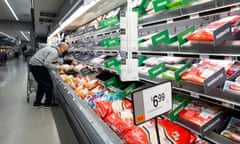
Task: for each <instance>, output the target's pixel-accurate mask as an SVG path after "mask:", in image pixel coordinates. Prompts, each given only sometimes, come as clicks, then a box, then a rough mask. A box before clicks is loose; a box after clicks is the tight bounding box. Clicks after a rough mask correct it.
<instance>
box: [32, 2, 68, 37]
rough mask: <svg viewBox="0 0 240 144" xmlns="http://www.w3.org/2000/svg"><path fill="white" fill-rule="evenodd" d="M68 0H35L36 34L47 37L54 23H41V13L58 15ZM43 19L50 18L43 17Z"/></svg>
mask: <svg viewBox="0 0 240 144" xmlns="http://www.w3.org/2000/svg"><path fill="white" fill-rule="evenodd" d="M65 1H66V0H35V3H34V8H35V11H34V16H35V22H34V23H35V31H36V34H37V35H39V36H43V37H44V36H47V33H48V26H49V25H51V24H52V23H48V22H42V23H41V22H40V21H39V18H40V12H50V13H56V14H57V13H58V12H59V10H60V8H61V7H62V5H63V3H64V2H65ZM41 18H48V17H42V16H41Z"/></svg>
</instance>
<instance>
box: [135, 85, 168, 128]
mask: <svg viewBox="0 0 240 144" xmlns="http://www.w3.org/2000/svg"><path fill="white" fill-rule="evenodd" d="M133 107H134V121H135V124H141V123H143V122H145V121H147V120H150V119H153V118H155V117H157V116H159V115H161V114H163V113H165V112H167V111H169V110H171V109H172V86H171V82H164V83H162V84H159V85H156V86H153V87H150V88H147V89H143V90H141V91H137V92H134V93H133Z"/></svg>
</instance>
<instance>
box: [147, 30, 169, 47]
mask: <svg viewBox="0 0 240 144" xmlns="http://www.w3.org/2000/svg"><path fill="white" fill-rule="evenodd" d="M151 38H152V44H153V46H157V45H159V44H161V43H167V42H168V39H169V34H168V30H167V29H165V30H163V31H161V32H159V33H157V34H155V35H153V36H152V37H151Z"/></svg>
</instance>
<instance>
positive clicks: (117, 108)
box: [111, 100, 132, 113]
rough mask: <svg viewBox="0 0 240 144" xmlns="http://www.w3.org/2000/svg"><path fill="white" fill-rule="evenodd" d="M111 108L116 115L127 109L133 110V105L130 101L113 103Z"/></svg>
mask: <svg viewBox="0 0 240 144" xmlns="http://www.w3.org/2000/svg"><path fill="white" fill-rule="evenodd" d="M111 106H112V110H113V111H114V112H116V113H118V112H121V111H123V110H125V109H132V103H131V102H130V101H128V100H117V101H113V102H112V104H111Z"/></svg>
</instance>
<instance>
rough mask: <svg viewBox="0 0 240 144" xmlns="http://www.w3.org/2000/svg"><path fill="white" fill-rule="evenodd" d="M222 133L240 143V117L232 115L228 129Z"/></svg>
mask: <svg viewBox="0 0 240 144" xmlns="http://www.w3.org/2000/svg"><path fill="white" fill-rule="evenodd" d="M221 135H222V136H224V137H227V138H229V139H231V140H232V141H234V142H238V143H240V119H237V118H235V117H232V118H231V120H230V121H229V122H228V125H227V127H226V129H225V130H223V131H222V132H221Z"/></svg>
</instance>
